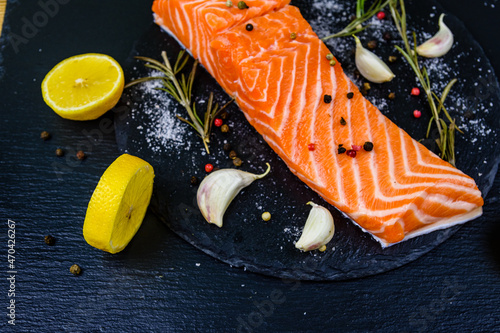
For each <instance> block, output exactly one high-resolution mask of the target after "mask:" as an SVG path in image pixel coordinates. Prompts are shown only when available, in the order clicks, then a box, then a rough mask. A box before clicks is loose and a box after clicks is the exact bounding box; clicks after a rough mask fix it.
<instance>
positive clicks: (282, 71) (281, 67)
mask: <svg viewBox="0 0 500 333" xmlns="http://www.w3.org/2000/svg"><path fill="white" fill-rule="evenodd" d="M280 60H281V64H280V72H279V73H280V77H279V79H278V81H277V87H276V91H277V92H278V93H277V96H276V97H275V101H274V104H273V106H272V107H271V110H270V112H269V117H270V118H272V119H273V120H274V115H275V114H276V108H277V107H278V103H279V101H280V99H279V96H280V93H281V83H282V82H283V75H285V71H284V70H283V66H284V65H285V59H284V58H283V57H280Z"/></svg>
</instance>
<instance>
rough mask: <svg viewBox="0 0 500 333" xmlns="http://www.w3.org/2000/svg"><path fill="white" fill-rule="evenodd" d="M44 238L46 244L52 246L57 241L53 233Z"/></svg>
mask: <svg viewBox="0 0 500 333" xmlns="http://www.w3.org/2000/svg"><path fill="white" fill-rule="evenodd" d="M44 240H45V244H47V245H50V246H53V245H54V244H55V243H56V239H55V238H54V237H52V236H51V235H47V236H45V238H44Z"/></svg>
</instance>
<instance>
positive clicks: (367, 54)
mask: <svg viewBox="0 0 500 333" xmlns="http://www.w3.org/2000/svg"><path fill="white" fill-rule="evenodd" d="M353 37H354V39H355V40H356V67H357V69H358V71H359V72H360V73H361V75H363V76H364V77H365V78H366V79H367V80H368V81H371V82H374V83H382V82H388V81H391V80H392V79H393V78H394V77H395V75H394V73H393V72H392V71H391V69H390V68H389V67H388V66H387V65H386V64H385V62H383V61H382V60H381V59H380V58H379V57H377V56H376V55H375V53H373V52H371V51H369V50H367V49H365V48H364V47H363V45H361V41H360V40H359V38H358V37H356V36H353Z"/></svg>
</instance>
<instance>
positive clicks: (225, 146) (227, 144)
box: [223, 143, 231, 152]
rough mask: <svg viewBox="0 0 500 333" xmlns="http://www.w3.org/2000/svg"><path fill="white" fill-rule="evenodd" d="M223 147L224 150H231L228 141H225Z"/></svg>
mask: <svg viewBox="0 0 500 333" xmlns="http://www.w3.org/2000/svg"><path fill="white" fill-rule="evenodd" d="M223 149H224V151H225V152H228V151H231V144H230V143H225V144H224V148H223Z"/></svg>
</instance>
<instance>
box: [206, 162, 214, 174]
mask: <svg viewBox="0 0 500 333" xmlns="http://www.w3.org/2000/svg"><path fill="white" fill-rule="evenodd" d="M205 171H206V172H209V173H210V172H212V171H214V166H213V165H212V164H210V163H207V164H205Z"/></svg>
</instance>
